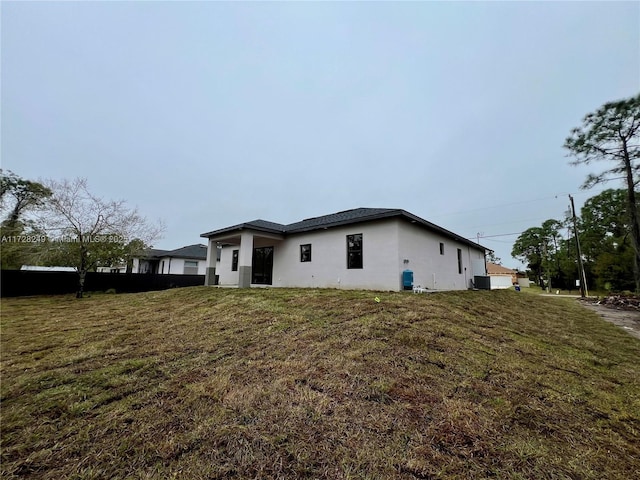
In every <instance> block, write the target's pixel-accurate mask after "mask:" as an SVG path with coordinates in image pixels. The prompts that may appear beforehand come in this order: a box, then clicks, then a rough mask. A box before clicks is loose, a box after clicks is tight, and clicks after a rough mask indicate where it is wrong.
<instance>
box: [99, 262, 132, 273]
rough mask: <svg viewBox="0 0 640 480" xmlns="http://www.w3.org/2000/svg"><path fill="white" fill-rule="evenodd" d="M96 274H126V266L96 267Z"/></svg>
mask: <svg viewBox="0 0 640 480" xmlns="http://www.w3.org/2000/svg"><path fill="white" fill-rule="evenodd" d="M96 272H98V273H127V266H126V265H123V264H121V265H112V266H110V267H97V268H96Z"/></svg>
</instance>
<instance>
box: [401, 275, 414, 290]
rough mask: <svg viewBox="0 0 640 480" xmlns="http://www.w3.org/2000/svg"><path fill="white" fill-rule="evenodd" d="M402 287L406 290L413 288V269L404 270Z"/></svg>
mask: <svg viewBox="0 0 640 480" xmlns="http://www.w3.org/2000/svg"><path fill="white" fill-rule="evenodd" d="M402 288H404V289H405V290H413V272H412V271H411V270H405V271H403V272H402Z"/></svg>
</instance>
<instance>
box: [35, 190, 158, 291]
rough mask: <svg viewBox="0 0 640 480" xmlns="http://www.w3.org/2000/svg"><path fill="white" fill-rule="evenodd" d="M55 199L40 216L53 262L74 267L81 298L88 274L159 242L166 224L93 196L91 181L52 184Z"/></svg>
mask: <svg viewBox="0 0 640 480" xmlns="http://www.w3.org/2000/svg"><path fill="white" fill-rule="evenodd" d="M45 185H46V186H47V187H48V188H49V189H50V190H51V192H52V196H51V198H50V199H49V202H48V208H47V209H46V210H45V212H44V215H42V217H41V228H42V230H44V231H45V232H47V234H48V237H49V242H48V250H49V257H50V261H53V262H55V263H58V264H64V265H68V266H72V267H75V268H76V270H77V272H78V291H77V294H76V297H77V298H82V295H83V291H84V283H85V277H86V274H87V272H88V271H90V270H93V269H95V268H96V267H97V266H99V265H110V264H111V263H112V262H115V261H121V260H122V259H124V258H126V257H127V256H130V255H131V254H134V253H136V252H133V251H132V249H135V250H140V249H141V248H144V247H145V246H150V245H151V243H152V242H154V241H155V240H157V239H158V238H160V235H161V233H162V232H163V230H164V225H163V224H162V223H161V222H159V223H157V224H151V223H150V222H148V221H147V219H146V218H145V217H143V216H142V215H140V214H139V213H138V210H137V209H136V208H133V209H131V208H129V207H127V205H126V202H125V201H124V200H118V201H114V200H103V199H102V198H99V197H96V196H95V195H93V194H92V193H91V192H90V191H89V189H88V186H87V180H86V179H84V178H77V179H75V180H72V181H69V180H62V181H55V180H48V181H46V182H45Z"/></svg>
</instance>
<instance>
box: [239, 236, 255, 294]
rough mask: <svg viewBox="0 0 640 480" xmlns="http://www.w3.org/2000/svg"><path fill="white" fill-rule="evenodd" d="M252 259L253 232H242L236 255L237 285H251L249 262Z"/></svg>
mask: <svg viewBox="0 0 640 480" xmlns="http://www.w3.org/2000/svg"><path fill="white" fill-rule="evenodd" d="M252 261H253V234H252V233H250V232H242V234H241V236H240V252H239V255H238V287H239V288H249V287H251V262H252Z"/></svg>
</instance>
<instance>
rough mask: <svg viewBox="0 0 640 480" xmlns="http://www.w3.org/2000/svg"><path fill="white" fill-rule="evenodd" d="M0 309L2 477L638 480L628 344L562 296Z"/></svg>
mask: <svg viewBox="0 0 640 480" xmlns="http://www.w3.org/2000/svg"><path fill="white" fill-rule="evenodd" d="M376 296H377V297H379V298H380V299H381V302H380V303H377V302H375V301H374V298H375V297H376ZM1 307H2V315H1V322H0V334H1V337H0V342H1V344H0V347H1V357H0V369H1V375H2V383H1V386H0V406H1V409H0V417H1V418H0V421H1V422H0V428H1V444H0V445H1V460H2V462H1V464H0V472H1V475H2V478H7V479H11V478H42V479H59V478H78V479H80V478H82V479H103V478H113V479H117V478H121V479H124V478H147V479H149V478H154V479H155V478H157V479H166V478H194V479H195V478H198V479H199V478H209V479H217V478H220V479H222V478H265V479H269V478H272V479H276V478H314V479H316V478H327V479H355V478H357V479H366V478H370V479H385V478H388V479H415V478H488V477H497V478H507V479H524V478H581V479H601V478H614V479H615V478H620V479H628V478H638V477H640V442H639V441H638V439H639V438H640V380H639V379H640V362H639V360H638V359H639V358H640V342H639V341H638V340H637V339H634V338H632V337H631V336H629V335H627V334H626V333H625V332H624V331H622V330H620V329H618V328H616V327H614V326H613V325H611V324H609V323H606V322H604V321H603V320H601V319H600V318H599V317H598V316H597V315H596V314H594V313H592V312H590V311H587V310H586V309H584V308H583V307H582V306H580V305H579V304H578V302H576V301H575V300H571V299H567V298H558V299H556V298H542V297H538V296H536V295H522V294H521V293H516V292H514V291H490V292H487V291H481V292H471V291H464V292H450V293H434V294H428V295H413V294H406V293H386V292H366V291H337V290H313V289H308V290H299V289H251V290H239V289H228V290H227V289H215V288H208V287H195V288H184V289H176V290H171V291H164V292H149V293H143V294H122V295H96V296H92V297H91V298H86V299H83V300H76V299H75V298H73V297H71V296H58V297H37V298H36V297H33V298H16V299H3V300H2V302H1Z"/></svg>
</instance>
